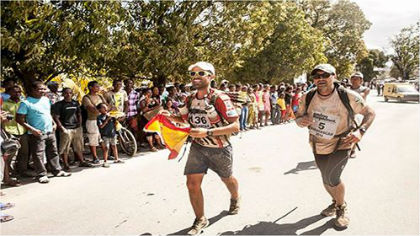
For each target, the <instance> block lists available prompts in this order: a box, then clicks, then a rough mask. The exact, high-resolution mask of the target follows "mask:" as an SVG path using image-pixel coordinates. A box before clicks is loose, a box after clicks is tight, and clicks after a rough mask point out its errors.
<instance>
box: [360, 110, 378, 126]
mask: <svg viewBox="0 0 420 236" xmlns="http://www.w3.org/2000/svg"><path fill="white" fill-rule="evenodd" d="M360 114H362V115H363V120H362V123H361V124H360V127H363V128H365V129H369V127H370V126H371V125H372V123H373V121H374V120H375V116H376V113H375V111H374V110H373V109H372V108H371V107H370V106H368V105H366V106H365V107H364V108H363V110H362V111H361V112H360Z"/></svg>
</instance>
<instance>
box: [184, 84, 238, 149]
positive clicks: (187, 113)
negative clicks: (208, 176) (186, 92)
mask: <svg viewBox="0 0 420 236" xmlns="http://www.w3.org/2000/svg"><path fill="white" fill-rule="evenodd" d="M213 96H215V97H214V98H213V99H212V97H213ZM188 100H191V101H188ZM211 100H214V104H212V101H211ZM186 104H187V105H186V106H184V107H181V108H179V112H180V114H181V116H182V119H184V120H186V121H188V123H189V124H190V125H191V127H193V128H205V129H210V128H217V127H222V126H226V125H227V124H228V123H233V122H235V121H236V120H237V119H238V113H237V112H236V110H235V107H234V106H233V104H232V102H231V100H230V98H229V96H228V95H226V94H225V93H223V92H221V91H219V90H213V89H211V90H210V93H209V94H207V96H206V97H204V98H202V99H198V98H197V96H196V93H193V94H191V95H190V96H188V97H187V102H186ZM188 104H190V105H188ZM229 137H230V135H221V136H208V137H205V138H194V139H193V142H196V143H198V144H200V145H202V146H205V147H212V148H222V147H226V146H228V145H229V144H230V142H229Z"/></svg>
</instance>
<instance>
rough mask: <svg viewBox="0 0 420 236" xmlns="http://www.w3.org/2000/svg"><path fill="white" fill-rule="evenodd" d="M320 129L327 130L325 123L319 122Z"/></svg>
mask: <svg viewBox="0 0 420 236" xmlns="http://www.w3.org/2000/svg"><path fill="white" fill-rule="evenodd" d="M318 128H319V129H321V130H322V129H325V123H324V122H319V124H318Z"/></svg>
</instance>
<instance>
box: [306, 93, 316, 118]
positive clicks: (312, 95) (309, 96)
mask: <svg viewBox="0 0 420 236" xmlns="http://www.w3.org/2000/svg"><path fill="white" fill-rule="evenodd" d="M315 93H316V88H313V89H311V90H309V92H307V93H306V97H305V115H306V114H308V107H309V104H311V101H312V98H314V96H315Z"/></svg>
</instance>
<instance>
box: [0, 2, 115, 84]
mask: <svg viewBox="0 0 420 236" xmlns="http://www.w3.org/2000/svg"><path fill="white" fill-rule="evenodd" d="M118 7H120V4H119V3H115V2H101V3H98V2H65V1H63V2H61V1H60V2H50V3H43V2H38V1H37V2H25V1H16V2H14V1H13V2H3V3H2V5H1V21H2V26H1V59H2V64H1V67H2V76H4V77H17V78H19V79H21V80H22V81H23V82H24V83H25V85H27V84H28V83H29V82H30V81H31V80H34V79H41V80H49V79H52V78H53V77H55V76H57V75H59V74H61V73H74V72H76V71H79V70H81V69H82V68H89V69H91V70H95V69H98V68H103V67H104V65H105V64H106V61H107V59H108V58H110V57H113V55H112V53H111V51H112V50H110V48H109V46H110V44H109V42H110V41H111V38H112V37H111V32H110V31H109V27H113V26H116V25H117V23H118V22H119V15H118V14H117V13H118Z"/></svg>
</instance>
